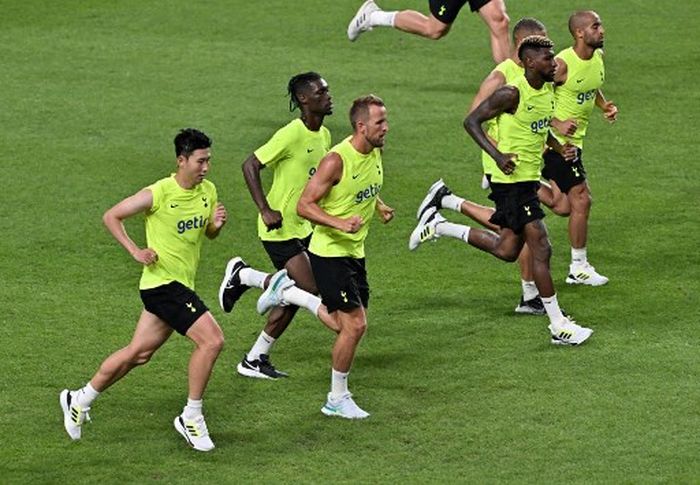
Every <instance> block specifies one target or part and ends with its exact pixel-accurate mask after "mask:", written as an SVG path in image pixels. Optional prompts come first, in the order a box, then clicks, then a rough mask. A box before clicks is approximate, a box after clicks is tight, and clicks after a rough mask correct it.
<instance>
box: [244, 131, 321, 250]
mask: <svg viewBox="0 0 700 485" xmlns="http://www.w3.org/2000/svg"><path fill="white" fill-rule="evenodd" d="M330 146H331V134H330V131H328V129H327V128H326V127H325V126H322V127H321V128H320V129H319V130H318V131H311V130H309V129H308V128H307V127H306V125H304V122H303V121H301V119H299V118H297V119H295V120H293V121H291V122H289V123H288V124H287V125H286V126H284V127H282V128H280V129H279V130H278V131H277V132H276V133H275V134H274V135H273V136H272V138H270V140H269V141H268V142H267V143H265V144H264V145H263V146H261V147H260V148H258V149H257V150H256V151H255V156H256V157H257V159H258V160H260V162H261V163H262V164H263V165H265V166H270V167H272V169H273V170H274V172H273V179H272V187H270V191H269V192H268V194H267V201H268V203H269V204H270V207H271V208H272V209H275V210H278V211H280V212H281V213H282V227H281V228H279V229H274V230H272V231H268V230H267V227H266V226H265V224H264V223H263V220H262V216H260V215H258V237H259V238H260V239H262V240H263V241H286V240H288V239H294V238H300V239H303V238H305V237H307V236H308V235H309V234H311V231H312V227H311V223H310V222H309V221H307V220H306V219H303V218H301V217H299V216H298V215H297V202H299V197H300V196H301V193H302V191H303V190H304V187H305V186H306V182H307V181H308V180H309V178H310V177H311V176H312V175H313V174H314V172H315V171H316V168H317V167H318V162H320V161H321V158H323V156H324V155H325V154H326V153H327V152H328V149H329V148H330Z"/></svg>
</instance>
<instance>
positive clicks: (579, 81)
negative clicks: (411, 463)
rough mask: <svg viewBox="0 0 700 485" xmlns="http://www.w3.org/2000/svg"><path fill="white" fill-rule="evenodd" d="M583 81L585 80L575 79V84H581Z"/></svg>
mask: <svg viewBox="0 0 700 485" xmlns="http://www.w3.org/2000/svg"><path fill="white" fill-rule="evenodd" d="M584 79H585V78H583V79H577V80H576V82H577V83H581V82H583V80H584Z"/></svg>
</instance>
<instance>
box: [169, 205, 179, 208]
mask: <svg viewBox="0 0 700 485" xmlns="http://www.w3.org/2000/svg"><path fill="white" fill-rule="evenodd" d="M177 206H178V204H170V208H171V209H174V208H175V207H177Z"/></svg>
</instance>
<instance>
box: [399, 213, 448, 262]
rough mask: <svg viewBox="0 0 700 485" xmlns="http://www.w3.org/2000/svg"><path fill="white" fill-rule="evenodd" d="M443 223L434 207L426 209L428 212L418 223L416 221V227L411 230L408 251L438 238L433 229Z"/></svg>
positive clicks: (443, 219) (442, 218)
mask: <svg viewBox="0 0 700 485" xmlns="http://www.w3.org/2000/svg"><path fill="white" fill-rule="evenodd" d="M444 221H445V218H444V217H442V216H441V215H440V213H439V212H438V211H437V210H436V209H435V208H434V207H428V210H426V211H425V212H424V213H423V215H422V216H421V218H420V221H418V225H417V226H416V228H415V229H413V232H412V233H411V237H410V238H409V239H408V249H410V250H411V251H413V250H415V249H416V248H417V247H418V246H419V245H420V244H422V243H424V242H426V241H432V240H434V239H437V238H439V237H440V236H439V235H438V234H437V232H436V231H435V228H436V226H437V225H438V224H439V223H441V222H444Z"/></svg>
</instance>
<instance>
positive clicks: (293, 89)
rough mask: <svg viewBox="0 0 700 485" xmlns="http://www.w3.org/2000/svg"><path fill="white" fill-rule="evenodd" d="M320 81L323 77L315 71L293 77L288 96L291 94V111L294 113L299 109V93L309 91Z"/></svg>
mask: <svg viewBox="0 0 700 485" xmlns="http://www.w3.org/2000/svg"><path fill="white" fill-rule="evenodd" d="M320 80H321V75H320V74H319V73H317V72H313V71H310V72H304V73H302V74H297V75H296V76H292V78H291V79H290V80H289V82H288V83H287V94H289V111H294V110H295V109H297V108H298V107H299V104H300V103H299V93H300V92H301V91H303V90H305V89H308V88H309V86H310V85H311V83H312V82H314V81H320Z"/></svg>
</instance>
